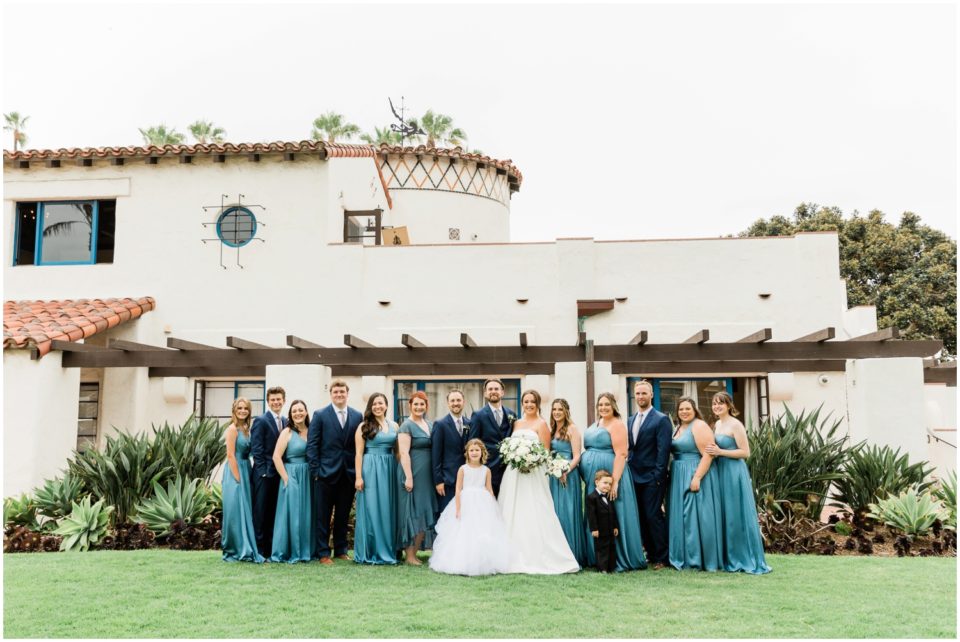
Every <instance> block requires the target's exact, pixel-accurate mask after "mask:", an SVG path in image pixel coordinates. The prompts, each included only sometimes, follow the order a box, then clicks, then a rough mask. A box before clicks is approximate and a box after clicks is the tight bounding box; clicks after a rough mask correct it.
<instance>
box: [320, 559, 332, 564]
mask: <svg viewBox="0 0 960 642" xmlns="http://www.w3.org/2000/svg"><path fill="white" fill-rule="evenodd" d="M320 563H321V564H333V560H332V559H330V558H329V557H321V558H320Z"/></svg>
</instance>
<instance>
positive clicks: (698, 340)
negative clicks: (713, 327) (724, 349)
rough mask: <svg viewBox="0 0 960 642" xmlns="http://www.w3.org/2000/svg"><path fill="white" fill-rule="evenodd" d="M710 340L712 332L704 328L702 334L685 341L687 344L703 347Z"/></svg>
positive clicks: (698, 333)
mask: <svg viewBox="0 0 960 642" xmlns="http://www.w3.org/2000/svg"><path fill="white" fill-rule="evenodd" d="M709 340H710V331H709V330H707V329H706V328H704V329H703V330H700V332H697V333H696V334H695V335H693V336H692V337H690V338H689V339H687V340H686V341H684V343H685V344H690V343H693V344H696V345H703V344H704V343H706V342H707V341H709Z"/></svg>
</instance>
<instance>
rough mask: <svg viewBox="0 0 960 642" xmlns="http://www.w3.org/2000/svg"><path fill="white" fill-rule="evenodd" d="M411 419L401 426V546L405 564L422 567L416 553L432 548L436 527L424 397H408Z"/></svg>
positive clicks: (429, 430)
mask: <svg viewBox="0 0 960 642" xmlns="http://www.w3.org/2000/svg"><path fill="white" fill-rule="evenodd" d="M409 405H410V417H409V418H408V419H406V420H405V421H404V422H403V423H402V424H400V434H399V435H398V436H397V444H398V445H399V447H400V469H401V470H400V480H401V484H402V485H403V490H401V491H400V507H399V511H400V543H401V544H402V545H403V547H404V550H405V552H406V559H407V564H411V565H413V566H421V565H422V564H423V563H422V562H421V561H420V560H418V559H417V551H419V550H426V549H428V548H432V547H433V538H434V536H435V535H436V533H435V532H434V530H433V527H434V525H435V524H436V523H437V518H436V514H437V491H436V488H435V487H434V485H433V447H432V441H431V437H432V435H433V425H432V424H431V423H430V422H429V421H427V420H426V418H425V417H424V415H425V414H426V412H427V410H428V409H429V408H430V402H429V401H428V399H427V395H426V394H425V393H423V392H421V391H419V390H418V391H417V392H415V393H413V394H412V395H410V401H409Z"/></svg>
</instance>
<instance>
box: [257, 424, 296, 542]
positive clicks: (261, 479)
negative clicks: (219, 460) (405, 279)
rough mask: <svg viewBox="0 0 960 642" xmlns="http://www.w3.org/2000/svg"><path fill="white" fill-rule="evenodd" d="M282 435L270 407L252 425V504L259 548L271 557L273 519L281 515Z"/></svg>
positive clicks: (284, 425)
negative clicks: (278, 457) (278, 461)
mask: <svg viewBox="0 0 960 642" xmlns="http://www.w3.org/2000/svg"><path fill="white" fill-rule="evenodd" d="M280 421H281V422H283V427H284V428H286V426H287V423H288V422H287V419H286V417H282V416H281V417H280ZM279 436H280V430H279V429H278V428H277V420H276V419H275V418H274V416H273V413H272V412H270V411H269V410H268V411H267V412H265V413H264V414H263V415H261V416H259V417H257V418H256V419H254V420H253V426H252V427H251V428H250V455H251V457H253V471H252V475H253V480H252V481H253V483H252V484H251V486H252V488H251V492H250V503H251V510H252V512H253V534H254V536H255V537H256V539H257V550H258V551H260V554H261V555H263V556H264V557H270V553H271V550H272V547H273V520H274V517H276V514H277V494H278V493H279V491H280V475H279V474H278V473H277V468H276V466H274V465H273V450H274V448H275V447H276V445H277V438H278V437H279Z"/></svg>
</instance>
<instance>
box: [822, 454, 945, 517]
mask: <svg viewBox="0 0 960 642" xmlns="http://www.w3.org/2000/svg"><path fill="white" fill-rule="evenodd" d="M931 472H933V468H932V467H930V466H928V465H927V462H925V461H921V462H917V463H915V464H911V463H910V461H909V458H908V456H907V454H906V453H904V454H902V455H901V454H900V449H899V448H898V449H896V450H893V449H892V448H890V447H889V446H875V445H874V446H870V447H869V448H868V447H860V448H854V449H851V451H850V453H849V456H848V457H847V460H846V462H844V465H843V476H842V477H841V478H840V479H838V480H837V481H836V482H834V489H835V490H834V493H833V499H835V500H836V501H835V502H833V503H832V505H833V506H837V507H839V508H847V509H848V510H849V511H850V514H851V515H852V516H853V518H854V520H855V521H859V519H860V518H861V517H862V516H863V515H864V514H865V513H866V512H867V510H868V507H869V505H870V504H872V503H875V502H877V501H879V500H881V499H885V498H886V497H888V496H890V495H899V494H900V493H902V492H904V491H905V490H907V489H908V488H915V489H916V490H917V491H918V492H923V491H925V490H926V489H927V488H929V487H930V486H931V485H932V484H933V481H932V480H929V479H928V477H929V475H930V473H931Z"/></svg>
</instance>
